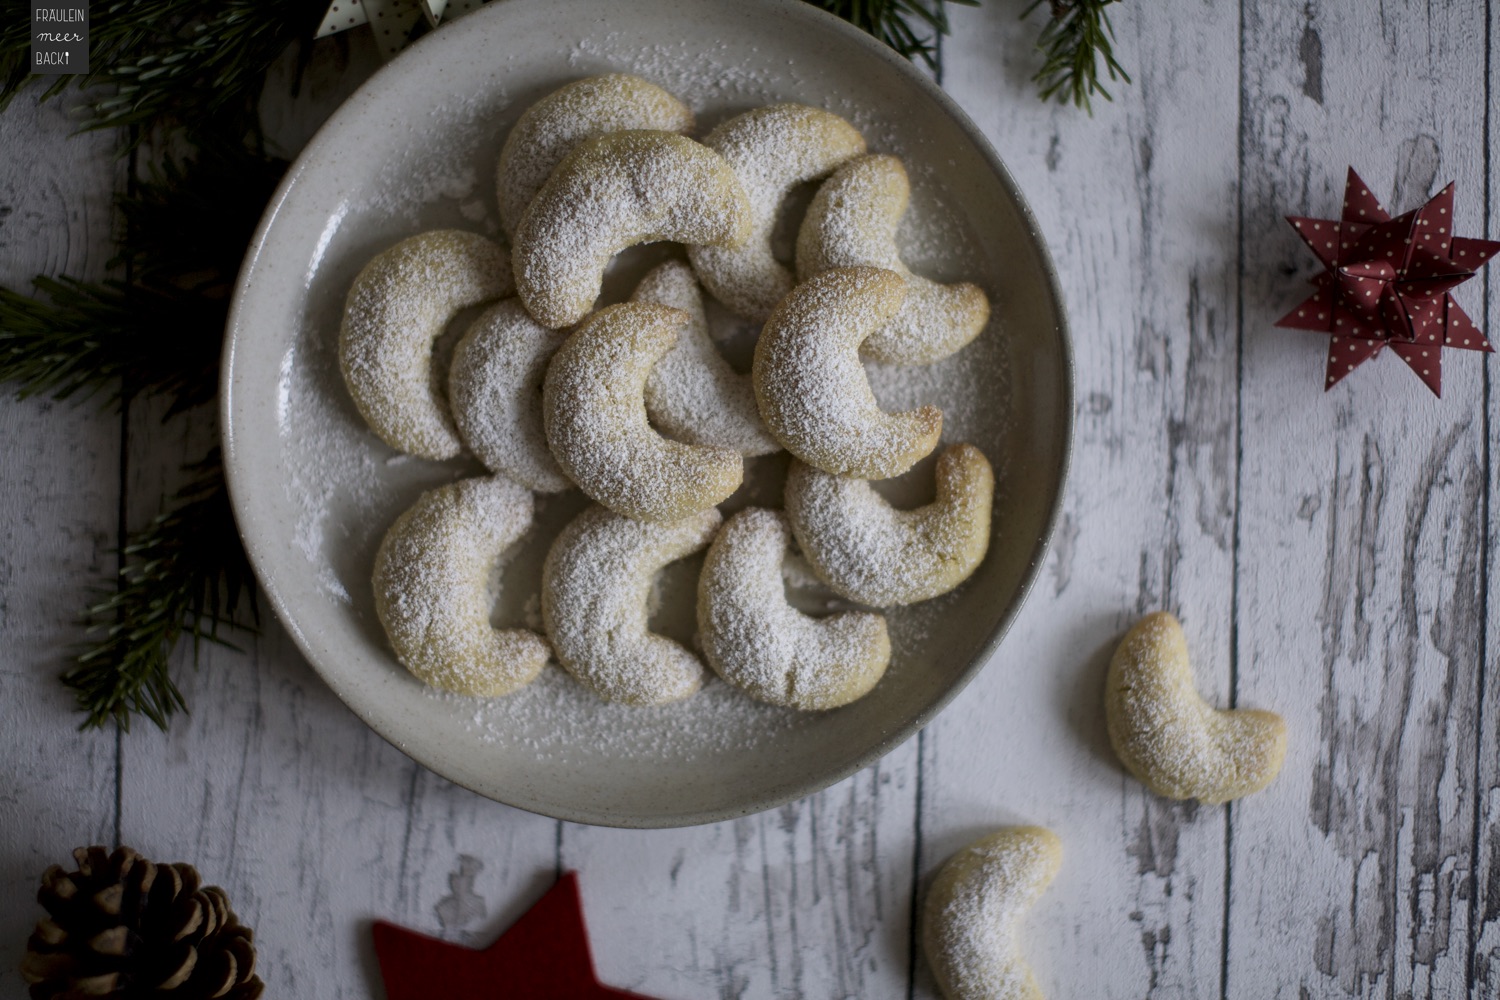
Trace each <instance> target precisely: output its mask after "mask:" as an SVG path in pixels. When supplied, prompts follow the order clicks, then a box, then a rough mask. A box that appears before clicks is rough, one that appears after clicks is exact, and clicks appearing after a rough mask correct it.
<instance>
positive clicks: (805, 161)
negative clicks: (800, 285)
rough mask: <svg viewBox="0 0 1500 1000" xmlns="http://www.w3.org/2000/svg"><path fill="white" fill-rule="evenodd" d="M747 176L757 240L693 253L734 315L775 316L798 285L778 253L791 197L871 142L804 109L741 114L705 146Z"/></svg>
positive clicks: (827, 115) (830, 117)
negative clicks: (781, 219)
mask: <svg viewBox="0 0 1500 1000" xmlns="http://www.w3.org/2000/svg"><path fill="white" fill-rule="evenodd" d="M703 144H704V145H705V146H707V147H708V148H709V149H712V150H716V151H717V152H718V153H719V154H720V155H721V156H723V157H724V159H726V160H728V161H729V165H730V166H731V167H733V168H734V172H735V174H736V175H738V176H739V179H740V181H741V182H742V183H743V184H744V185H745V193H746V194H747V195H748V196H749V198H750V213H751V220H750V227H751V228H750V237H749V239H747V240H746V241H745V242H744V244H742V245H741V246H738V247H707V246H699V247H691V248H689V250H688V259H689V260H691V261H692V262H693V269H694V270H695V271H697V272H698V277H699V279H700V280H701V281H702V282H703V285H704V287H705V288H707V289H708V290H709V291H710V292H711V293H713V295H714V296H715V297H716V298H717V299H718V300H719V301H720V302H722V303H724V304H725V305H726V306H728V307H729V308H730V309H733V310H734V311H735V312H737V313H740V314H741V315H744V316H748V317H749V318H751V319H756V320H764V319H765V318H766V317H767V316H769V315H771V310H772V309H775V308H776V303H778V302H780V301H781V300H782V299H783V298H784V297H785V296H786V293H787V292H789V291H791V290H792V285H794V284H796V281H795V280H794V278H793V276H792V272H791V269H790V268H788V267H787V266H786V265H785V264H783V263H781V262H780V261H778V260H777V259H776V257H775V255H774V254H773V253H772V251H771V233H772V231H773V230H774V229H775V228H776V215H777V210H778V209H780V208H781V203H782V202H783V201H785V200H786V196H787V193H788V192H789V191H791V190H792V188H794V187H796V186H797V185H798V184H802V183H804V182H806V181H810V180H814V179H816V178H818V177H824V176H827V175H828V174H829V173H831V172H832V171H833V170H834V169H836V168H837V167H838V166H839V164H841V163H845V162H847V161H848V160H850V159H852V158H853V157H856V156H859V155H860V154H861V153H863V152H864V151H865V137H864V136H862V135H860V134H859V130H858V129H856V128H855V127H854V126H853V125H850V124H849V123H848V122H846V121H845V120H844V119H842V118H840V117H839V116H838V115H836V114H832V113H831V112H828V111H822V110H820V109H818V108H810V107H807V106H806V105H803V104H771V105H767V106H766V107H763V108H756V109H754V110H753V111H747V112H745V113H744V114H742V115H736V116H735V117H734V118H731V119H729V120H728V121H726V122H724V123H723V124H722V125H719V126H718V127H717V128H715V129H714V130H713V131H712V132H710V133H709V134H708V135H707V136H706V137H705V138H704V140H703Z"/></svg>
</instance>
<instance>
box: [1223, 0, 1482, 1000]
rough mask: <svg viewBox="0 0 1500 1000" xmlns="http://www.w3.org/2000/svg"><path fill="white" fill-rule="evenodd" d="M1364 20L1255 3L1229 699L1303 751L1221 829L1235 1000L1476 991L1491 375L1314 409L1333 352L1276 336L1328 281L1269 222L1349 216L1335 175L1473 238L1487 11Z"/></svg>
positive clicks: (1393, 380)
mask: <svg viewBox="0 0 1500 1000" xmlns="http://www.w3.org/2000/svg"><path fill="white" fill-rule="evenodd" d="M1375 13H1376V12H1374V11H1369V10H1356V9H1355V8H1353V7H1350V6H1346V5H1345V6H1335V5H1311V6H1309V7H1307V8H1295V7H1289V6H1287V5H1284V4H1276V3H1260V2H1249V3H1246V4H1245V25H1244V34H1243V43H1242V44H1243V63H1244V75H1245V95H1244V109H1245V120H1244V135H1243V146H1242V152H1243V161H1242V192H1243V216H1244V220H1245V225H1244V230H1243V246H1244V262H1243V274H1244V327H1243V336H1244V344H1245V359H1244V373H1245V374H1244V385H1243V399H1244V428H1245V430H1244V435H1243V470H1242V476H1243V481H1244V483H1245V484H1246V489H1245V492H1244V494H1243V495H1242V498H1241V508H1240V531H1241V545H1240V550H1239V551H1240V560H1239V568H1240V574H1239V579H1238V586H1239V602H1238V603H1239V606H1240V608H1241V609H1242V616H1241V620H1240V624H1239V663H1240V669H1239V678H1238V679H1239V684H1238V687H1237V690H1236V695H1237V697H1238V699H1239V700H1240V701H1241V702H1242V703H1246V702H1248V703H1255V704H1268V705H1273V706H1276V707H1277V708H1278V709H1279V710H1281V711H1282V712H1283V713H1284V714H1285V716H1286V718H1287V722H1288V726H1289V728H1290V730H1291V747H1292V749H1291V750H1290V751H1289V754H1288V759H1287V766H1286V769H1285V772H1284V773H1283V775H1282V776H1281V778H1280V779H1278V781H1277V782H1276V783H1275V784H1274V785H1272V787H1271V788H1270V789H1269V790H1268V791H1267V792H1266V793H1265V794H1263V795H1260V796H1257V797H1255V798H1254V799H1250V800H1247V801H1245V802H1244V803H1243V804H1241V805H1238V806H1236V807H1235V809H1234V825H1233V843H1232V852H1231V863H1232V894H1231V901H1230V908H1229V968H1228V974H1227V983H1228V986H1229V992H1230V993H1231V994H1234V995H1240V994H1243V995H1253V996H1273V995H1274V996H1297V995H1302V996H1317V997H1344V996H1360V997H1375V996H1379V997H1387V996H1452V995H1460V994H1461V993H1463V992H1464V991H1465V990H1466V988H1467V985H1468V983H1467V975H1468V966H1469V961H1470V954H1469V953H1470V929H1471V928H1470V907H1469V905H1468V901H1467V896H1468V893H1469V885H1470V882H1471V865H1472V863H1473V839H1474V833H1475V816H1474V808H1475V774H1474V761H1475V759H1476V757H1475V754H1476V752H1478V748H1477V747H1476V744H1475V740H1476V738H1477V736H1478V734H1477V732H1476V725H1477V722H1478V707H1479V690H1478V687H1477V683H1478V678H1479V676H1480V672H1481V669H1482V662H1483V648H1482V635H1483V631H1482V622H1483V620H1484V614H1485V612H1484V608H1485V606H1486V595H1485V594H1484V592H1483V589H1482V586H1483V577H1482V566H1483V559H1484V553H1483V548H1482V544H1483V536H1484V532H1485V523H1486V521H1485V519H1486V511H1485V508H1484V499H1485V495H1486V492H1487V486H1486V483H1485V477H1484V468H1485V467H1484V463H1483V453H1484V450H1485V440H1484V430H1483V427H1484V424H1483V420H1484V418H1483V408H1484V383H1483V371H1484V369H1483V362H1482V361H1481V359H1480V358H1478V357H1477V356H1475V355H1473V354H1469V353H1466V352H1456V351H1454V352H1446V353H1445V355H1444V357H1445V361H1446V364H1445V371H1444V375H1443V396H1444V398H1443V399H1442V401H1441V402H1439V401H1438V400H1435V399H1433V398H1431V397H1430V395H1429V394H1428V393H1427V392H1426V391H1425V389H1424V388H1423V387H1422V385H1421V384H1420V383H1419V382H1418V381H1417V380H1416V379H1415V378H1414V377H1413V375H1412V373H1411V372H1410V371H1408V370H1406V368H1405V366H1404V365H1402V364H1401V363H1400V362H1399V361H1398V360H1397V359H1395V358H1391V357H1382V358H1380V359H1378V361H1377V362H1376V363H1373V364H1369V365H1366V366H1365V367H1363V368H1361V369H1360V370H1359V371H1358V372H1357V373H1356V374H1355V375H1354V376H1352V377H1350V378H1349V379H1348V380H1347V381H1346V382H1344V383H1342V384H1340V385H1339V386H1337V387H1335V389H1334V390H1333V391H1331V392H1329V393H1327V394H1326V395H1323V394H1322V393H1321V392H1320V389H1321V382H1322V378H1323V375H1322V371H1323V358H1324V355H1325V353H1326V351H1327V348H1328V342H1327V341H1326V340H1325V339H1324V338H1321V337H1316V336H1309V335H1307V334H1303V333H1297V332H1294V331H1282V330H1274V329H1272V327H1271V323H1272V322H1273V321H1274V320H1275V318H1276V317H1277V316H1279V315H1280V314H1281V313H1283V312H1284V311H1285V310H1286V309H1287V308H1289V307H1290V306H1292V305H1294V304H1295V302H1296V300H1297V296H1298V294H1299V291H1298V286H1297V285H1296V284H1295V282H1296V280H1297V279H1300V278H1301V277H1303V276H1305V275H1307V274H1309V273H1311V272H1312V270H1313V266H1310V265H1311V261H1310V258H1309V255H1308V254H1307V253H1306V251H1305V250H1304V248H1303V247H1302V246H1301V245H1300V241H1299V240H1298V239H1297V238H1296V237H1295V236H1294V234H1293V233H1292V232H1291V230H1290V228H1289V227H1287V226H1286V225H1285V224H1284V222H1282V220H1281V218H1280V216H1281V215H1282V214H1283V213H1291V214H1303V215H1307V214H1310V215H1314V216H1320V217H1329V216H1336V215H1337V213H1338V211H1339V209H1340V204H1341V200H1342V189H1343V182H1344V170H1343V167H1344V164H1345V163H1351V164H1354V165H1356V167H1357V168H1358V169H1359V170H1360V171H1361V173H1362V175H1363V176H1364V178H1365V179H1366V180H1367V181H1368V182H1369V183H1371V184H1373V185H1374V186H1375V193H1376V194H1378V195H1379V196H1381V198H1382V199H1383V200H1384V201H1385V202H1386V203H1387V204H1388V205H1390V207H1391V208H1392V209H1393V211H1397V212H1399V211H1405V210H1406V209H1408V208H1413V207H1416V206H1417V205H1419V204H1421V203H1422V202H1423V201H1424V200H1425V199H1426V197H1427V196H1428V194H1429V193H1431V192H1433V191H1435V190H1436V189H1437V188H1438V187H1441V186H1442V185H1443V184H1445V183H1446V182H1447V181H1448V180H1450V179H1451V180H1456V181H1457V182H1458V193H1459V199H1458V203H1457V206H1456V219H1455V224H1456V226H1457V228H1458V229H1459V230H1460V231H1463V232H1475V233H1477V232H1479V231H1481V230H1482V228H1483V225H1484V222H1483V218H1482V213H1481V208H1482V205H1483V203H1484V190H1485V187H1484V177H1483V173H1482V163H1483V155H1484V150H1483V147H1482V145H1481V141H1480V140H1481V136H1482V135H1483V124H1484V122H1483V118H1484V108H1485V96H1484V95H1485V92H1486V91H1485V80H1484V75H1483V74H1484V66H1485V52H1484V36H1483V33H1482V32H1479V31H1476V30H1475V28H1476V27H1477V23H1476V15H1478V13H1479V5H1477V4H1452V5H1432V6H1427V5H1421V6H1417V5H1404V4H1403V5H1385V6H1383V7H1382V8H1381V10H1380V11H1379V12H1378V15H1379V16H1374V15H1375ZM1311 39H1316V42H1315V44H1314V43H1313V42H1312V41H1310V40H1311ZM1312 53H1317V54H1318V58H1313V56H1312V55H1311V54H1312ZM1319 60H1320V61H1319ZM1439 65H1440V66H1443V67H1445V68H1444V70H1443V71H1442V75H1443V77H1444V81H1443V85H1442V86H1440V87H1438V86H1432V85H1431V83H1430V82H1428V80H1429V75H1430V73H1431V72H1432V71H1433V67H1436V66H1439ZM1335 67H1336V68H1337V71H1335V70H1334V68H1335ZM1479 291H1480V289H1479V288H1477V287H1472V286H1471V287H1469V288H1466V289H1463V290H1461V291H1460V293H1459V298H1460V300H1461V301H1465V302H1469V303H1474V304H1475V305H1476V307H1477V303H1475V301H1474V298H1473V296H1475V295H1476V293H1478V292H1479ZM1250 484H1256V485H1255V488H1254V489H1252V488H1250ZM1489 752H1490V753H1493V749H1491V750H1490V751H1489Z"/></svg>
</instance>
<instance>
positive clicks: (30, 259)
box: [0, 94, 120, 996]
mask: <svg viewBox="0 0 1500 1000" xmlns="http://www.w3.org/2000/svg"><path fill="white" fill-rule="evenodd" d="M67 131H68V124H67V120H66V119H65V118H64V116H63V114H62V107H61V105H59V104H56V103H50V104H41V105H38V103H37V101H36V98H35V96H34V95H31V94H26V95H22V96H20V97H18V98H17V99H16V100H15V101H14V102H13V103H12V105H11V107H10V108H9V109H8V110H7V111H6V112H5V114H4V115H0V150H4V151H5V155H4V156H3V157H0V283H3V284H5V285H7V286H8V287H11V288H29V287H30V282H31V279H32V277H33V276H34V275H37V274H55V273H58V272H63V271H66V272H68V273H71V274H74V275H78V276H80V277H88V278H99V277H103V275H104V262H105V261H106V260H108V259H109V256H110V252H111V251H110V234H111V213H110V201H109V198H110V191H111V190H112V188H113V186H114V182H115V177H116V170H115V165H114V160H113V157H112V155H111V149H112V147H113V143H114V138H113V137H112V136H109V135H93V136H89V137H87V138H77V139H70V138H68V137H67ZM0 440H3V441H4V442H5V450H4V456H5V458H4V463H3V465H0V512H3V513H0V649H3V650H4V652H3V654H0V706H3V709H0V711H3V715H4V720H5V721H4V724H3V725H0V762H3V764H0V896H3V897H4V898H5V899H7V900H10V901H11V902H10V903H9V904H8V905H6V906H4V907H0V973H3V974H5V976H6V980H7V981H6V982H5V983H4V984H3V985H0V995H5V996H10V995H12V994H14V995H20V993H19V991H18V989H17V988H18V986H19V984H20V980H19V978H18V977H17V976H16V975H15V974H14V972H12V971H11V970H13V969H14V968H15V966H16V964H17V963H18V962H19V961H20V958H21V955H22V954H23V953H24V951H25V948H26V938H27V937H28V935H30V933H31V927H32V925H33V924H34V923H35V921H36V918H37V911H36V910H35V908H34V907H33V906H32V905H31V900H32V897H33V896H34V895H35V893H36V882H37V877H38V876H39V875H40V874H41V872H42V870H43V869H45V868H46V867H47V866H48V865H50V864H60V863H66V862H69V861H70V860H71V851H72V849H73V847H74V846H75V845H76V844H78V843H80V842H82V841H109V840H111V839H113V837H114V828H115V753H116V737H115V733H114V732H113V731H110V730H105V731H91V732H87V733H78V732H75V729H76V728H77V724H78V720H77V717H76V716H75V715H74V714H73V712H72V706H73V698H72V693H71V692H69V691H66V690H64V689H63V687H62V685H60V684H59V683H58V681H57V675H58V674H59V673H61V672H62V671H63V670H64V669H65V668H66V666H67V665H68V663H69V660H70V653H71V649H70V646H71V645H72V644H74V643H76V642H78V641H79V640H80V639H81V638H82V634H81V632H80V630H79V627H78V621H77V609H79V608H80V607H82V605H83V603H84V602H85V601H86V600H87V599H88V597H89V588H91V587H94V586H96V585H99V584H100V583H103V584H105V585H107V584H108V582H109V574H111V573H112V572H113V571H114V568H115V556H114V551H113V549H114V546H115V540H116V529H117V524H118V521H119V477H118V467H119V451H120V448H119V446H120V417H119V415H118V414H116V413H114V412H113V411H110V410H107V409H106V410H103V411H101V409H100V408H99V407H98V406H97V405H96V404H92V403H82V404H75V403H53V402H49V401H44V400H39V399H38V400H29V401H16V400H14V399H13V398H12V397H11V396H10V395H9V394H6V395H4V396H3V397H0Z"/></svg>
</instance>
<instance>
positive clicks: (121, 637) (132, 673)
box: [62, 448, 258, 732]
mask: <svg viewBox="0 0 1500 1000" xmlns="http://www.w3.org/2000/svg"><path fill="white" fill-rule="evenodd" d="M189 468H190V469H191V470H192V471H193V473H194V478H193V480H192V481H191V482H190V483H189V484H188V485H187V486H185V487H184V488H183V489H182V490H180V491H179V492H178V493H176V494H175V495H173V497H172V498H171V501H170V506H169V508H168V509H167V510H166V511H164V512H163V513H161V514H160V515H158V516H157V517H156V519H155V520H153V521H152V522H151V523H150V524H149V525H148V526H147V527H146V528H145V529H143V530H141V531H139V532H136V533H134V534H132V535H131V536H130V540H129V542H128V544H127V545H126V546H125V548H124V549H123V550H122V555H123V556H124V565H123V566H122V567H121V569H120V574H119V587H118V589H117V590H116V591H115V592H114V593H113V594H110V595H109V596H108V597H107V598H106V599H104V600H102V601H100V602H99V603H98V604H96V605H94V606H93V607H92V608H90V609H89V610H88V613H87V616H86V625H87V627H88V629H89V632H90V634H92V635H94V636H95V638H94V640H93V642H92V644H91V645H90V646H89V648H88V649H86V650H85V651H84V652H83V653H82V654H81V655H80V656H79V657H78V660H77V663H76V665H75V666H74V667H73V668H72V669H71V670H69V671H68V672H67V673H65V674H63V677H62V680H63V683H64V684H65V685H67V686H68V687H70V688H72V689H73V691H74V693H75V695H76V697H77V701H78V708H79V710H80V711H82V712H83V713H84V721H83V723H82V724H81V725H80V727H79V728H81V729H82V728H101V727H103V726H104V725H106V724H107V723H109V722H110V721H114V722H115V723H117V724H118V725H119V726H120V728H121V729H124V730H126V731H127V732H128V731H129V729H130V719H131V716H132V715H137V714H138V715H144V716H145V717H146V718H148V719H150V720H151V721H152V722H154V723H156V725H157V726H158V727H160V728H162V729H165V728H166V727H167V720H168V719H169V718H170V717H171V716H172V715H173V714H175V713H176V712H177V711H179V710H186V708H187V705H186V703H185V702H184V701H183V698H182V692H181V691H180V690H178V688H177V685H176V683H174V682H173V680H172V674H171V654H172V650H173V649H174V648H175V647H176V646H177V643H178V641H179V640H180V639H182V638H183V637H184V636H187V637H191V638H192V640H193V660H194V665H195V666H196V664H197V658H198V654H199V651H200V650H199V646H200V643H202V642H204V641H208V642H214V643H218V644H220V645H225V646H229V645H230V644H229V643H228V642H226V641H225V640H224V639H223V638H222V637H221V636H220V634H219V630H220V628H221V627H231V628H235V629H242V630H251V629H252V628H253V626H252V625H251V624H250V623H247V622H245V621H244V620H243V616H244V614H245V613H247V612H248V613H250V614H251V615H252V616H254V615H255V585H254V577H253V575H252V574H251V570H250V564H249V561H248V560H247V558H246V556H245V550H244V548H243V547H242V546H241V544H240V537H239V533H238V531H237V530H236V528H235V524H234V515H233V512H232V511H231V509H230V504H229V492H228V488H227V486H226V484H225V482H224V469H223V465H222V461H221V456H220V454H219V449H218V448H215V449H213V451H211V452H210V453H209V454H208V455H207V457H205V458H204V459H203V460H202V461H201V462H198V463H196V464H194V465H192V466H190V467H189ZM255 617H256V618H258V616H255ZM231 648H233V647H231Z"/></svg>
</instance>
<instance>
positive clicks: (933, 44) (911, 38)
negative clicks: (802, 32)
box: [810, 0, 979, 69]
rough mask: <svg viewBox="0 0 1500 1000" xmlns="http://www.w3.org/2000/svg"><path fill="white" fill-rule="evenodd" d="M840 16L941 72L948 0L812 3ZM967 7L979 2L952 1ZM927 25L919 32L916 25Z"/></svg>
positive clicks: (823, 0)
mask: <svg viewBox="0 0 1500 1000" xmlns="http://www.w3.org/2000/svg"><path fill="white" fill-rule="evenodd" d="M810 2H813V3H816V4H817V5H818V6H819V7H822V8H823V9H824V10H826V11H828V12H830V13H832V14H837V15H838V16H839V17H841V18H843V19H844V20H846V21H848V22H849V23H850V24H852V25H854V26H855V27H856V28H860V29H862V30H864V31H867V32H869V33H870V34H872V35H874V36H875V37H876V38H878V39H880V40H881V41H883V42H885V43H886V44H887V45H889V46H890V47H891V48H893V49H895V50H896V51H897V52H899V53H901V55H903V56H905V57H906V58H907V59H921V60H922V61H923V62H924V63H926V64H927V68H928V69H937V39H938V38H939V37H940V36H942V35H946V34H948V12H947V11H946V10H945V9H944V7H943V3H944V0H810ZM948 2H950V3H956V4H961V5H962V6H965V7H977V6H979V0H948ZM913 20H915V21H916V22H917V24H918V25H925V26H926V28H927V30H926V31H925V32H922V33H919V32H918V29H917V27H916V26H914V25H913V24H912V21H913Z"/></svg>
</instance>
